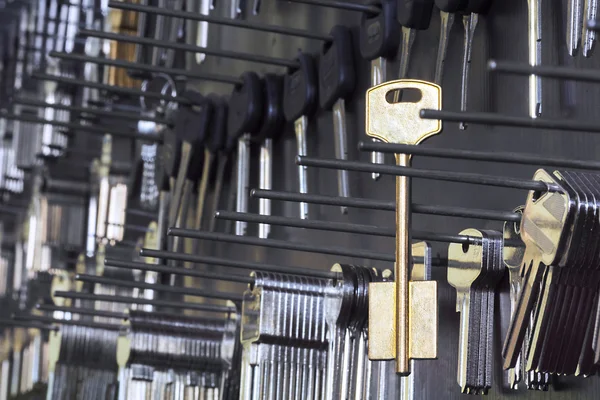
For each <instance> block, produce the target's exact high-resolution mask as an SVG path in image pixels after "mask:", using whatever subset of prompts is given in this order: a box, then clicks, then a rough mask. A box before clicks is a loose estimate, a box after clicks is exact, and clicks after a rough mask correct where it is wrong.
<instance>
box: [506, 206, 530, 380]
mask: <svg viewBox="0 0 600 400" xmlns="http://www.w3.org/2000/svg"><path fill="white" fill-rule="evenodd" d="M524 208H525V206H520V207H517V208H516V209H515V210H514V212H516V213H519V214H521V215H523V209H524ZM503 236H504V240H505V241H512V242H520V241H521V236H520V231H519V225H518V224H517V223H515V222H505V223H504V232H503ZM524 255H525V245H524V244H523V247H516V246H507V245H505V246H504V265H505V266H506V267H507V268H508V272H509V297H510V315H513V314H514V312H515V309H516V307H517V301H518V297H519V291H520V290H521V282H522V277H521V274H520V271H521V265H522V262H523V256H524ZM524 362H525V359H524V357H523V356H522V355H520V356H519V359H518V360H517V363H516V365H515V367H514V368H510V369H509V370H508V384H509V387H510V388H511V389H518V384H519V382H521V381H522V380H523V373H524V371H525V365H524Z"/></svg>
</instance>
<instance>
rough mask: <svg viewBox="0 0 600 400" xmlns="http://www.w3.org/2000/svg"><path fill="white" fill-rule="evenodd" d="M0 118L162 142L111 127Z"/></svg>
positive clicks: (10, 116) (20, 117)
mask: <svg viewBox="0 0 600 400" xmlns="http://www.w3.org/2000/svg"><path fill="white" fill-rule="evenodd" d="M0 118H5V119H8V120H13V121H22V122H29V123H32V124H48V125H52V126H59V127H63V128H67V129H69V130H73V131H81V132H86V133H93V134H97V135H106V134H111V135H113V136H118V137H123V138H127V139H140V140H147V141H154V142H160V141H161V140H162V139H161V138H160V136H158V135H152V134H145V133H138V132H121V131H115V130H114V129H113V128H112V127H111V128H108V127H107V128H100V127H97V126H86V125H81V124H76V123H72V122H62V121H51V120H47V119H43V118H35V117H32V116H28V115H16V114H6V113H2V112H0Z"/></svg>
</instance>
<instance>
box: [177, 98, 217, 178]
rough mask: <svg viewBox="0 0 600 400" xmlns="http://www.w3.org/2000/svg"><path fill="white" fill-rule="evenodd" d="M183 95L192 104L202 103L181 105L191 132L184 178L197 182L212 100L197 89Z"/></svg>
mask: <svg viewBox="0 0 600 400" xmlns="http://www.w3.org/2000/svg"><path fill="white" fill-rule="evenodd" d="M183 96H184V97H185V98H187V99H189V100H190V103H192V104H199V103H202V105H201V106H185V107H182V109H183V110H185V111H186V113H187V129H188V131H190V132H191V133H192V134H193V140H192V141H191V142H190V143H191V144H192V151H191V154H190V163H189V165H188V169H187V171H186V178H187V179H188V180H190V181H192V182H197V181H198V180H200V178H201V177H202V167H203V163H204V146H205V142H206V141H207V140H208V138H209V136H210V118H211V116H212V107H213V106H212V102H210V101H207V100H206V98H205V97H204V96H202V95H201V94H200V93H199V92H197V91H190V90H188V91H185V92H184V93H183Z"/></svg>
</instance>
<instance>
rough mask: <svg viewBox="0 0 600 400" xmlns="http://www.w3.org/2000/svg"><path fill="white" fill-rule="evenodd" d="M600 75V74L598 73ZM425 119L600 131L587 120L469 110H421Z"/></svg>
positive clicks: (597, 126) (598, 126)
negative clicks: (518, 115)
mask: <svg viewBox="0 0 600 400" xmlns="http://www.w3.org/2000/svg"><path fill="white" fill-rule="evenodd" d="M598 77H600V74H599V75H598ZM420 115H421V118H423V119H440V120H442V121H446V122H459V121H465V122H469V123H472V124H477V125H498V126H510V127H517V128H534V129H546V130H560V131H575V132H594V133H600V124H598V123H595V122H585V121H569V120H565V119H561V120H551V119H543V118H531V117H513V116H510V115H499V114H494V113H480V112H469V111H463V112H460V111H443V110H442V111H438V110H421V112H420Z"/></svg>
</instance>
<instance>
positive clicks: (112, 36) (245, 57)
mask: <svg viewBox="0 0 600 400" xmlns="http://www.w3.org/2000/svg"><path fill="white" fill-rule="evenodd" d="M79 34H81V35H82V36H91V37H96V38H101V39H107V40H115V41H118V42H129V43H137V44H143V45H149V46H156V47H163V48H167V49H173V50H182V51H186V52H193V53H203V54H207V55H211V56H215V57H224V58H231V59H234V60H242V61H248V62H254V63H259V64H270V65H277V66H281V67H291V68H294V67H298V62H296V61H294V60H289V59H286V58H276V57H269V56H261V55H258V54H250V53H240V52H237V51H230V50H222V49H213V48H208V47H201V46H195V45H193V44H186V43H177V42H168V41H164V40H156V39H151V38H145V37H139V36H133V35H119V34H117V33H111V32H104V31H96V30H87V29H82V30H80V31H79Z"/></svg>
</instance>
